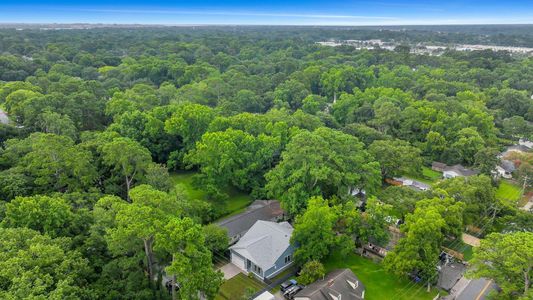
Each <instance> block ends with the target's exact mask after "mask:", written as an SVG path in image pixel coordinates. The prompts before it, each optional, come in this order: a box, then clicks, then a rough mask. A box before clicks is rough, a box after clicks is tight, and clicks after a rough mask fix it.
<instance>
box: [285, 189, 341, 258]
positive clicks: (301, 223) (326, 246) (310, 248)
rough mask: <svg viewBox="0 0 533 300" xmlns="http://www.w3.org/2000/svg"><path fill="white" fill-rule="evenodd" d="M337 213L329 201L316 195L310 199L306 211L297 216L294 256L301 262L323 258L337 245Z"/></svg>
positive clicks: (293, 237) (292, 242) (292, 241)
mask: <svg viewBox="0 0 533 300" xmlns="http://www.w3.org/2000/svg"><path fill="white" fill-rule="evenodd" d="M336 222H337V215H336V214H335V211H334V210H333V209H332V208H331V207H329V205H328V201H326V200H324V199H322V198H320V197H314V198H311V199H309V202H308V206H307V209H306V210H305V212H304V213H303V214H302V215H300V216H297V217H296V221H295V222H294V232H293V233H292V236H291V244H297V245H298V248H297V249H296V251H295V252H294V258H295V260H296V261H297V262H298V263H299V264H303V263H305V262H307V261H310V260H319V261H320V260H321V259H322V258H324V257H326V256H327V255H328V254H329V253H330V250H331V249H332V248H333V247H334V246H335V245H336V241H337V237H336V234H335V231H334V226H335V223H336Z"/></svg>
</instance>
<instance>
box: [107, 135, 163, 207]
mask: <svg viewBox="0 0 533 300" xmlns="http://www.w3.org/2000/svg"><path fill="white" fill-rule="evenodd" d="M102 157H103V161H104V163H105V164H106V165H108V166H110V167H112V168H113V169H114V171H115V172H117V173H118V174H120V175H121V176H123V177H124V182H125V184H126V193H127V195H128V199H129V192H130V190H131V188H132V185H133V183H134V181H139V180H140V179H142V178H143V176H144V175H145V173H146V171H147V169H148V168H149V167H150V166H151V164H152V157H151V156H150V152H149V151H148V150H147V149H146V148H144V147H143V146H141V145H140V144H139V143H137V142H135V141H133V140H131V139H128V138H115V139H113V140H112V141H110V142H108V143H106V144H105V145H104V146H103V147H102Z"/></svg>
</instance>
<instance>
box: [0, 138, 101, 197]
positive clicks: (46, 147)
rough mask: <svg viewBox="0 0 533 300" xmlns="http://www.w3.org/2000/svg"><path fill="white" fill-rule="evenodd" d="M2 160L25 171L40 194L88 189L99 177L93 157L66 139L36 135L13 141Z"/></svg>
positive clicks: (0, 158) (9, 143)
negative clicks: (92, 161) (97, 176)
mask: <svg viewBox="0 0 533 300" xmlns="http://www.w3.org/2000/svg"><path fill="white" fill-rule="evenodd" d="M1 156H2V157H0V160H2V159H4V160H5V161H7V162H9V163H11V164H14V165H15V166H16V167H19V168H20V169H22V170H23V172H24V174H25V175H27V176H28V177H29V178H31V180H32V183H33V185H35V188H36V190H37V191H39V192H48V191H59V192H69V191H70V192H71V191H76V190H79V189H86V188H88V187H89V186H90V185H91V184H92V183H93V182H94V180H95V177H96V172H95V169H94V166H93V165H92V164H91V154H90V153H89V152H87V151H85V150H83V149H81V148H80V147H79V146H78V145H74V142H73V141H72V140H71V139H70V138H68V137H66V136H59V135H55V134H48V133H33V134H31V135H30V136H29V137H28V138H26V139H24V140H10V141H9V142H8V143H7V146H6V149H5V151H4V153H2V155H1Z"/></svg>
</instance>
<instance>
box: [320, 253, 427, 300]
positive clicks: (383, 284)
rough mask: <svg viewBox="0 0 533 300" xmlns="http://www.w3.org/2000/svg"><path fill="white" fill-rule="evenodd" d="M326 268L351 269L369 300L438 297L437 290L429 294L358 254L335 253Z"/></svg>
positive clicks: (417, 299) (328, 260) (423, 288)
mask: <svg viewBox="0 0 533 300" xmlns="http://www.w3.org/2000/svg"><path fill="white" fill-rule="evenodd" d="M324 266H325V267H326V271H328V272H329V271H331V270H333V269H338V268H350V269H351V270H352V271H353V272H354V273H355V275H356V276H357V277H358V278H359V279H360V280H361V282H362V283H363V284H364V285H365V287H366V292H365V299H367V300H381V299H397V300H408V299H409V300H430V299H433V298H434V297H435V296H436V295H437V290H436V289H432V290H431V292H429V293H428V292H427V289H426V286H423V285H420V284H415V283H413V282H412V281H409V280H407V279H404V278H399V277H397V276H396V275H394V274H391V273H389V272H387V271H385V269H384V268H383V266H381V265H380V264H377V263H374V262H373V261H371V260H368V259H366V258H363V257H360V256H358V255H356V254H350V255H348V256H342V255H340V254H339V253H333V254H332V255H330V257H329V258H328V259H327V260H326V261H325V263H324Z"/></svg>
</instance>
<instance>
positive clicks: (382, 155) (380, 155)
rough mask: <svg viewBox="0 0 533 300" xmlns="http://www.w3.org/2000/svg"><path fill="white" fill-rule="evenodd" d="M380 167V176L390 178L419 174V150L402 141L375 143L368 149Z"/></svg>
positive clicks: (420, 162)
mask: <svg viewBox="0 0 533 300" xmlns="http://www.w3.org/2000/svg"><path fill="white" fill-rule="evenodd" d="M368 152H370V154H372V155H373V156H374V157H375V158H376V159H377V161H378V162H379V165H380V166H381V176H382V177H383V178H391V177H394V176H401V175H403V174H416V173H420V172H421V168H422V158H421V157H420V152H421V151H420V149H418V148H415V147H413V146H411V145H410V144H409V142H406V141H403V140H384V141H375V142H373V143H372V144H371V145H370V146H369V147H368Z"/></svg>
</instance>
